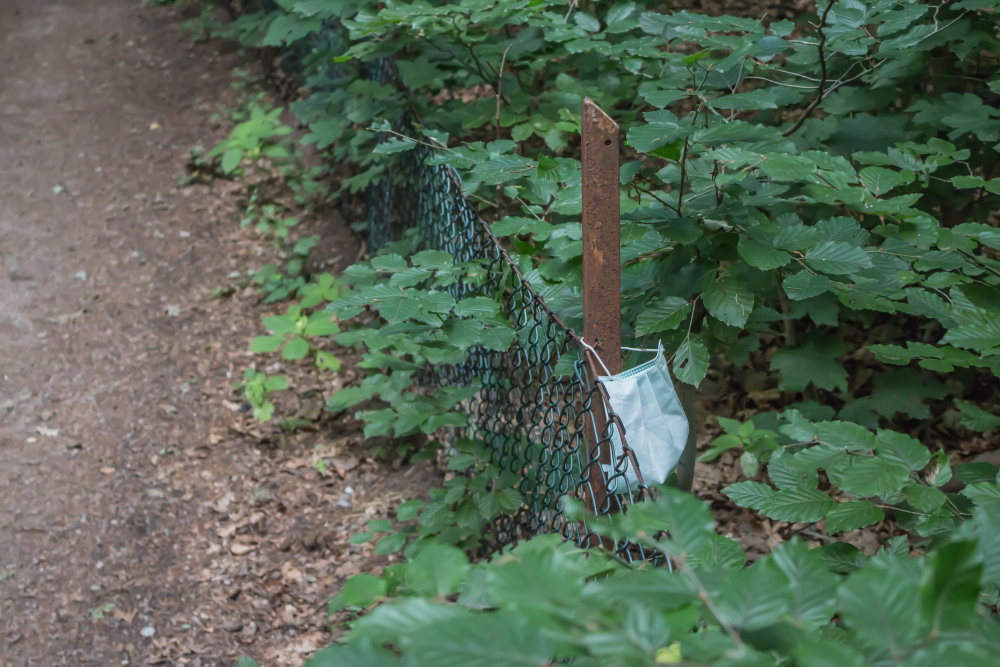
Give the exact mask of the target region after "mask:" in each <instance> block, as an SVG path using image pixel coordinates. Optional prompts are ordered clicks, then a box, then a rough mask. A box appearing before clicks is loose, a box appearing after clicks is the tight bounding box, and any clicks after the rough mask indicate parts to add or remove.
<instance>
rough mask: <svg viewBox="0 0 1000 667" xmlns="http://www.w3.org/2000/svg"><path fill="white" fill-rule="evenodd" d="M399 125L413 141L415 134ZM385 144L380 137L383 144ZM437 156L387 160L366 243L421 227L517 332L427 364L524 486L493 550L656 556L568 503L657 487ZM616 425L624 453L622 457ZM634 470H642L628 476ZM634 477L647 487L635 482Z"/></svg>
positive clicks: (637, 495) (562, 332) (579, 358)
mask: <svg viewBox="0 0 1000 667" xmlns="http://www.w3.org/2000/svg"><path fill="white" fill-rule="evenodd" d="M264 4H265V6H266V5H269V4H271V2H270V0H264ZM308 39H309V40H310V41H311V43H312V45H313V46H322V45H324V44H326V45H329V44H331V43H336V42H338V41H339V40H340V39H341V38H340V36H339V35H338V34H337V31H336V27H335V26H334V25H332V24H331V25H328V26H325V27H324V29H323V30H322V31H321V32H320V33H318V34H313V35H311V36H310V37H309V38H308ZM304 55H305V50H304V49H303V48H300V49H289V50H287V51H286V52H285V53H283V54H282V58H281V64H282V67H283V69H285V70H286V71H287V72H289V73H290V74H292V75H296V74H298V73H297V72H296V68H298V67H300V66H301V64H302V60H303V58H304ZM328 67H329V68H330V72H328V75H329V76H327V77H326V78H327V80H329V81H335V80H337V79H339V78H341V77H339V76H337V75H336V74H337V72H336V68H337V66H336V65H330V66H328ZM360 71H361V73H362V76H364V77H366V78H368V79H371V80H374V81H378V82H380V83H382V84H389V85H394V86H396V87H398V88H402V83H401V82H400V79H399V75H398V72H397V70H396V68H395V65H394V63H393V61H392V60H391V59H388V58H380V59H378V60H376V61H374V62H373V63H367V64H364V65H362V67H361V68H360ZM396 129H397V130H400V131H402V132H404V133H406V132H407V130H409V129H412V128H407V127H402V128H396ZM385 138H386V137H385V136H384V135H381V136H380V137H379V139H378V141H382V140H384V139H385ZM430 154H431V149H429V148H426V147H424V146H418V147H416V148H415V149H413V150H410V151H407V152H405V153H402V154H395V155H391V156H386V158H385V159H386V163H385V170H384V172H383V173H382V175H381V176H380V177H379V178H378V179H377V180H375V181H374V182H373V183H372V184H371V185H370V186H369V187H368V189H367V191H366V193H365V210H366V217H367V222H368V226H367V243H368V249H369V252H370V253H371V254H372V255H375V254H377V253H378V251H379V249H381V248H383V247H384V246H386V245H387V244H388V243H390V242H392V241H394V240H396V239H397V238H399V237H400V235H401V234H402V232H403V231H404V230H406V229H409V228H415V229H416V230H417V231H418V232H419V234H420V237H421V239H422V245H423V247H424V248H426V249H433V250H443V251H446V252H448V253H449V254H451V255H452V257H454V259H455V261H457V262H463V261H470V260H480V261H483V262H484V263H485V264H486V266H487V267H488V270H487V273H488V277H487V279H486V282H485V284H483V285H476V286H472V285H468V284H465V283H462V282H459V283H456V284H454V285H452V286H451V287H450V288H449V289H450V290H451V291H452V296H453V297H455V298H456V299H462V298H466V297H469V296H476V295H484V296H495V295H498V294H499V295H501V310H500V314H501V316H503V317H504V318H505V319H507V321H508V322H510V324H511V326H512V327H513V329H514V332H515V337H514V341H513V343H512V344H511V346H510V348H509V349H507V350H505V351H503V352H496V351H492V350H488V349H486V348H484V347H473V348H472V349H471V350H470V352H469V354H468V357H467V359H466V360H465V361H464V362H462V363H461V364H457V365H450V366H437V367H433V368H428V369H426V370H425V372H424V373H423V374H422V384H423V385H424V386H426V387H427V388H428V390H429V391H433V390H434V389H435V388H440V387H444V386H469V385H470V384H472V383H478V386H479V387H480V388H479V390H478V391H477V393H476V394H475V395H474V396H473V397H471V398H469V399H467V400H466V401H465V402H464V405H463V406H462V408H463V410H464V411H465V412H466V413H467V415H468V418H469V419H468V425H467V426H466V427H463V428H459V429H452V431H451V433H450V434H449V435H450V437H452V438H454V439H458V438H461V437H465V438H469V439H473V440H476V441H478V442H480V443H482V444H483V445H485V447H486V449H487V450H488V451H489V452H490V455H491V457H492V459H493V462H494V463H495V464H496V465H497V466H498V467H500V468H501V469H502V470H505V471H508V472H511V473H513V474H515V475H516V476H517V477H518V478H519V480H520V481H519V482H518V484H517V487H516V488H517V490H518V491H519V493H520V494H521V497H522V498H523V504H522V506H521V507H520V508H519V509H518V510H517V511H516V512H513V513H505V514H501V515H500V517H499V518H498V519H496V520H495V521H494V522H493V523H492V525H491V526H490V530H489V533H490V534H489V535H488V540H487V543H488V544H489V550H496V549H499V548H501V547H503V546H506V545H509V544H512V543H515V542H517V541H518V540H521V539H525V538H527V537H531V536H533V535H538V534H543V533H558V534H560V535H562V536H563V537H564V538H566V539H567V540H571V541H573V542H575V543H576V544H577V545H579V546H581V547H594V546H603V547H605V548H609V549H612V550H613V551H615V552H616V554H617V555H618V556H619V557H620V558H622V559H624V560H627V561H629V562H631V561H637V560H654V559H657V558H658V555H657V554H648V553H646V552H645V551H644V549H643V548H642V547H641V546H640V545H636V544H632V543H629V542H626V541H619V542H617V543H613V542H611V541H609V540H608V539H607V538H604V539H602V538H601V537H599V536H598V535H596V534H594V533H593V532H592V531H591V530H590V529H589V528H588V527H587V524H586V522H581V521H573V520H570V519H569V518H567V516H566V514H565V512H564V510H563V507H562V504H561V502H560V501H561V499H562V498H563V497H564V496H573V497H575V498H577V499H579V500H580V501H582V502H583V503H584V505H585V507H586V508H587V510H589V511H590V512H592V513H594V514H597V515H610V514H616V513H619V512H624V511H627V508H628V505H630V504H631V503H633V502H637V501H641V500H643V499H645V498H646V497H648V495H649V490H648V489H647V488H646V487H645V486H644V485H643V484H642V482H641V480H642V475H641V473H639V472H638V471H637V465H636V462H635V456H634V454H633V453H632V451H631V449H629V447H628V444H627V441H626V439H625V434H624V430H623V429H622V426H621V422H620V420H619V419H618V417H617V415H615V414H614V413H613V412H608V411H607V410H606V405H607V404H606V401H604V400H603V399H602V388H601V386H600V385H599V384H597V383H596V382H595V381H594V379H593V378H594V376H595V374H596V371H595V369H594V368H592V367H588V364H587V363H586V361H585V360H586V357H587V355H586V353H585V352H584V348H583V346H582V345H581V339H580V337H579V336H578V335H577V333H576V332H574V331H573V330H572V329H570V328H569V327H567V326H566V325H565V324H564V323H563V322H562V320H561V319H560V318H559V317H558V315H556V313H555V312H553V310H552V309H551V308H550V307H549V306H548V305H547V304H546V303H545V301H544V299H543V298H542V297H541V296H539V294H538V293H537V292H536V291H535V290H533V289H532V287H531V285H530V284H529V283H528V281H527V280H526V279H525V277H524V275H523V274H522V273H521V271H520V270H519V269H518V267H517V265H516V264H515V262H514V261H513V260H512V258H511V257H510V255H509V254H508V252H507V250H506V249H505V247H504V244H503V242H502V241H501V240H500V239H498V238H497V237H496V236H495V235H494V234H493V233H492V232H491V231H490V228H489V226H488V224H487V223H486V222H485V221H484V220H483V219H482V218H481V217H480V216H479V214H478V212H477V211H476V209H475V208H474V207H473V206H472V205H471V204H470V203H469V201H468V200H467V199H466V198H465V196H464V195H463V194H462V189H461V182H460V180H459V177H458V175H457V174H456V173H455V172H454V170H452V169H451V168H450V167H447V166H443V165H432V164H428V158H429V157H430ZM566 356H568V357H569V358H571V359H574V361H573V363H572V364H571V365H568V364H560V366H562V367H563V368H567V371H566V372H557V369H556V364H557V362H558V361H559V360H560V359H561V358H563V357H566ZM616 429H617V431H618V433H619V434H620V435H619V437H620V439H621V441H622V444H623V447H622V449H621V451H622V452H623V453H622V455H621V456H619V457H617V458H616V459H615V460H612V459H611V454H610V452H611V451H612V445H611V441H612V436H613V434H614V432H615V430H616ZM630 469H632V470H636V472H635V473H633V474H631V475H630V474H629V471H630ZM635 479H638V480H640V482H639V484H638V485H636V484H635V483H634V482H631V481H630V480H635ZM609 489H612V490H613V492H609Z"/></svg>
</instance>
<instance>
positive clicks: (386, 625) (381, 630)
mask: <svg viewBox="0 0 1000 667" xmlns="http://www.w3.org/2000/svg"><path fill="white" fill-rule="evenodd" d="M460 614H461V611H460V609H459V608H456V607H455V606H448V605H443V604H437V603H434V602H431V601H429V600H425V599H424V598H416V597H413V598H405V599H402V600H394V601H392V602H389V603H386V604H383V605H380V606H379V607H377V608H376V609H373V610H372V611H371V612H369V613H367V614H365V615H364V616H362V617H361V618H359V619H358V620H357V622H355V624H354V626H353V628H352V630H351V645H354V644H357V643H358V642H359V640H371V641H374V642H378V643H380V644H381V643H383V642H396V641H398V640H399V638H401V637H408V636H412V635H414V634H418V633H421V632H424V631H425V630H426V628H427V627H429V626H432V625H433V624H434V623H438V622H447V621H448V620H450V619H452V618H455V617H457V616H459V615H460ZM381 664H382V663H381V662H377V661H376V662H353V663H352V662H349V663H330V667H343V666H344V665H358V666H359V667H360V666H361V665H373V666H374V665H381Z"/></svg>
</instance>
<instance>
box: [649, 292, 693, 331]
mask: <svg viewBox="0 0 1000 667" xmlns="http://www.w3.org/2000/svg"><path fill="white" fill-rule="evenodd" d="M690 312H691V304H689V303H688V302H687V301H686V300H685V299H682V298H680V297H676V296H668V297H664V298H662V299H660V300H659V301H656V302H652V303H647V304H646V306H645V307H644V308H643V309H642V312H640V313H639V316H638V317H637V318H636V322H635V333H636V335H637V336H646V335H649V334H653V333H660V332H661V331H667V330H668V329H676V328H677V327H678V326H680V325H681V324H682V323H683V322H685V321H686V318H687V317H688V315H689V313H690Z"/></svg>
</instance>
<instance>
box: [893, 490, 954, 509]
mask: <svg viewBox="0 0 1000 667" xmlns="http://www.w3.org/2000/svg"><path fill="white" fill-rule="evenodd" d="M903 497H904V498H906V501H907V502H908V503H910V504H911V505H913V506H914V507H915V508H916V509H918V510H920V511H921V512H928V513H930V512H933V511H935V510H937V509H938V508H939V507H941V506H942V505H944V504H945V502H946V501H947V500H948V496H946V495H945V494H944V492H943V491H942V490H941V489H936V488H934V487H933V486H924V485H923V484H914V485H913V486H908V487H906V488H905V489H903Z"/></svg>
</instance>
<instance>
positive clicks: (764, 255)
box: [736, 236, 792, 271]
mask: <svg viewBox="0 0 1000 667" xmlns="http://www.w3.org/2000/svg"><path fill="white" fill-rule="evenodd" d="M736 249H737V251H738V252H739V253H740V257H742V258H743V261H745V262H746V263H747V264H749V265H750V266H752V267H754V268H755V269H760V270H761V271H772V270H774V269H777V268H779V267H782V266H784V265H785V264H788V262H790V261H791V260H792V256H791V255H789V254H788V253H787V252H785V251H784V250H778V249H777V248H775V247H774V246H772V245H770V244H768V243H764V242H763V241H755V240H753V239H748V238H746V237H744V236H741V237H740V240H739V243H737V245H736Z"/></svg>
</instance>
